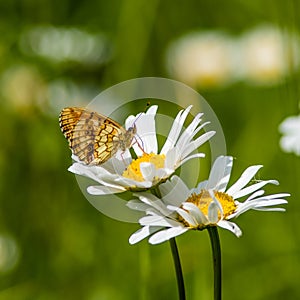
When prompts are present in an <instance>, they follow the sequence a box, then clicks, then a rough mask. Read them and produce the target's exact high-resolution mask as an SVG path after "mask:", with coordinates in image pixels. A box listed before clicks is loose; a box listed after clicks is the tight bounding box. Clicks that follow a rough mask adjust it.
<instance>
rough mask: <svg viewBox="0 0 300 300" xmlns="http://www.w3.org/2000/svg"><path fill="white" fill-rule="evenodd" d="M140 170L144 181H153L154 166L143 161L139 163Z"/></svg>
mask: <svg viewBox="0 0 300 300" xmlns="http://www.w3.org/2000/svg"><path fill="white" fill-rule="evenodd" d="M140 170H141V173H142V176H143V178H144V179H145V180H146V181H151V182H152V181H153V178H154V175H155V170H156V169H155V166H154V165H153V164H152V163H150V162H143V163H140Z"/></svg>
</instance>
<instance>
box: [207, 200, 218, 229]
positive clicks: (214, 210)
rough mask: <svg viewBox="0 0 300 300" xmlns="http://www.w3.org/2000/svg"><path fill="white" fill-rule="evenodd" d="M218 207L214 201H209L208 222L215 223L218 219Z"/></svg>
mask: <svg viewBox="0 0 300 300" xmlns="http://www.w3.org/2000/svg"><path fill="white" fill-rule="evenodd" d="M218 213H219V207H218V205H217V204H216V203H215V202H213V201H212V202H211V203H210V204H209V207H208V220H209V222H210V223H213V224H215V223H217V222H218V220H219V215H218Z"/></svg>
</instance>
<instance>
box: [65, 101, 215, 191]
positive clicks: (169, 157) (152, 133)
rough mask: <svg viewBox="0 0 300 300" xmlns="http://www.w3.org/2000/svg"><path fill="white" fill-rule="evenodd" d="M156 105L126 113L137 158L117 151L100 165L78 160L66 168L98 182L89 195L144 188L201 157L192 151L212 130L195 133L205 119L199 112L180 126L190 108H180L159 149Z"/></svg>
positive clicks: (201, 155)
mask: <svg viewBox="0 0 300 300" xmlns="http://www.w3.org/2000/svg"><path fill="white" fill-rule="evenodd" d="M157 108H158V107H157V106H156V105H154V106H151V107H150V108H149V109H148V110H147V112H146V113H140V114H138V115H137V116H129V117H128V118H127V120H126V122H125V127H126V129H128V128H130V127H132V126H135V127H136V130H137V133H136V138H135V140H136V141H135V142H134V143H133V146H132V147H133V149H134V151H135V153H136V155H137V157H138V158H137V159H133V158H132V157H131V154H130V151H129V150H126V151H124V152H122V151H119V152H118V153H117V155H116V156H115V157H113V158H111V159H109V160H108V161H107V162H106V163H104V164H102V165H97V166H95V165H85V164H84V163H82V162H80V161H78V159H76V157H75V158H74V159H75V160H76V162H75V163H73V165H72V166H71V167H70V168H69V171H71V172H73V173H75V174H78V175H83V176H86V177H89V178H91V179H93V180H94V181H96V182H98V183H99V185H95V186H89V187H88V189H87V191H88V193H89V194H92V195H104V194H112V193H121V192H124V191H126V190H133V191H134V190H135V191H139V190H145V189H149V188H151V187H152V186H154V185H156V184H158V183H160V182H162V181H165V180H166V179H167V178H168V177H169V176H170V175H171V174H172V173H174V171H175V170H176V169H177V168H178V167H180V166H181V165H182V164H184V163H185V162H186V161H188V160H189V159H192V158H197V157H198V158H199V157H204V154H203V153H193V154H192V152H193V151H194V150H196V149H198V148H199V147H200V146H201V145H202V144H204V143H205V142H206V141H207V140H209V139H210V138H211V137H212V136H213V135H214V134H215V132H214V131H209V132H206V133H204V134H202V135H199V136H197V137H196V135H197V134H198V133H199V131H200V130H201V129H203V127H204V126H205V125H206V124H208V122H206V123H203V124H200V122H201V117H202V115H203V114H202V113H199V114H197V115H196V116H195V118H194V119H193V121H192V122H191V123H190V124H189V125H188V126H187V127H186V128H185V129H183V125H184V122H185V120H186V118H187V116H188V114H189V112H190V110H191V108H192V106H189V107H188V108H186V109H185V110H181V111H180V112H179V113H178V114H177V116H176V118H175V120H174V122H173V125H172V127H171V130H170V132H169V135H168V137H167V139H166V141H165V144H164V146H163V147H162V149H161V150H160V152H158V144H157V137H156V128H155V115H156V111H157Z"/></svg>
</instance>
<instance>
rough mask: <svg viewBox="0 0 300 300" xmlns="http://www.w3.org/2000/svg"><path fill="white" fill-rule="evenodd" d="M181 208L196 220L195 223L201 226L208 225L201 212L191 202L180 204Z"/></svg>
mask: <svg viewBox="0 0 300 300" xmlns="http://www.w3.org/2000/svg"><path fill="white" fill-rule="evenodd" d="M182 207H183V208H184V209H186V210H188V211H189V213H190V214H191V215H192V216H193V218H194V219H195V220H196V223H197V224H199V225H201V224H204V225H206V224H208V223H209V221H208V219H207V218H206V216H205V215H204V214H203V212H202V211H201V210H200V209H199V208H198V207H197V206H196V205H195V204H194V203H191V202H184V203H183V204H182Z"/></svg>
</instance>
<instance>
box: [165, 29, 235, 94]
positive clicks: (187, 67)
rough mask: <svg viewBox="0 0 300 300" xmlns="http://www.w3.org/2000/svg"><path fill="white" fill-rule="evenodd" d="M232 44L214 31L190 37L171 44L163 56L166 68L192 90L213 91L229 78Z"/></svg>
mask: <svg viewBox="0 0 300 300" xmlns="http://www.w3.org/2000/svg"><path fill="white" fill-rule="evenodd" d="M231 60H232V41H231V38H230V37H229V36H227V35H225V34H224V33H221V32H218V31H209V32H199V33H192V34H188V35H186V36H183V37H182V38H180V39H178V40H177V41H175V42H174V43H173V44H171V46H170V47H169V49H168V52H167V68H168V70H169V72H170V74H171V75H172V76H174V77H175V78H176V79H178V80H180V81H183V82H185V83H186V84H189V85H191V86H192V87H204V88H206V87H216V86H219V85H223V84H226V83H228V81H230V80H231V78H232V72H233V70H232V66H233V64H232V62H231Z"/></svg>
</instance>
